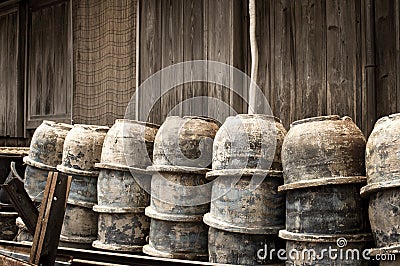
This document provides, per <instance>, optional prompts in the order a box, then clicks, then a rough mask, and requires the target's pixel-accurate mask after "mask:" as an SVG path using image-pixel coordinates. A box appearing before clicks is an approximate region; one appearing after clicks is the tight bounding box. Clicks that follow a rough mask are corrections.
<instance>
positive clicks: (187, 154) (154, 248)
mask: <svg viewBox="0 0 400 266" xmlns="http://www.w3.org/2000/svg"><path fill="white" fill-rule="evenodd" d="M218 128H219V127H218V125H217V123H216V122H215V121H214V120H211V119H207V118H203V117H184V118H180V117H176V116H173V117H168V118H167V119H166V121H165V122H164V124H163V125H162V126H161V127H160V130H159V131H158V133H157V135H156V138H155V141H154V152H153V166H152V167H150V168H148V169H149V171H152V172H153V176H152V180H151V202H150V206H149V207H147V208H146V215H147V216H149V217H150V218H151V224H150V236H149V244H148V245H145V246H144V247H143V252H144V253H146V254H148V255H152V256H158V257H165V258H180V259H194V260H206V259H207V257H208V256H207V232H208V227H207V226H206V225H205V224H204V223H203V215H204V214H205V213H206V212H207V211H208V210H209V202H210V197H211V195H210V194H211V187H210V186H207V185H206V183H207V180H206V178H205V174H206V172H207V171H208V170H209V169H208V167H209V166H210V164H211V157H212V144H213V139H214V137H215V134H216V133H217V131H218Z"/></svg>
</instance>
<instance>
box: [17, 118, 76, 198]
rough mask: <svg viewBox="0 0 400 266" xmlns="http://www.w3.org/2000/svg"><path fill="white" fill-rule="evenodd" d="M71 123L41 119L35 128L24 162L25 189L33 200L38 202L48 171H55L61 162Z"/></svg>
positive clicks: (41, 196)
mask: <svg viewBox="0 0 400 266" xmlns="http://www.w3.org/2000/svg"><path fill="white" fill-rule="evenodd" d="M71 128H72V125H68V124H64V123H55V122H53V121H47V120H45V121H43V123H42V124H41V125H40V126H39V127H38V128H37V129H36V130H35V133H34V134H33V136H32V141H31V144H30V149H29V155H28V156H26V157H24V162H25V163H26V165H27V167H26V171H25V190H26V191H27V192H28V194H29V196H30V197H31V198H32V199H35V201H37V202H40V201H41V200H42V198H43V195H42V194H43V193H42V192H43V191H44V188H45V186H46V180H47V175H48V173H49V171H56V166H57V165H59V164H60V163H61V159H62V152H63V145H64V141H65V137H66V136H67V134H68V132H69V131H70V130H71Z"/></svg>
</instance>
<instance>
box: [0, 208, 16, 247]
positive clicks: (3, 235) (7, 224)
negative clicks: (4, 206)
mask: <svg viewBox="0 0 400 266" xmlns="http://www.w3.org/2000/svg"><path fill="white" fill-rule="evenodd" d="M17 217H18V213H17V212H5V211H1V212H0V239H1V240H14V238H15V236H16V235H17V232H18V227H17V225H16V224H15V219H17Z"/></svg>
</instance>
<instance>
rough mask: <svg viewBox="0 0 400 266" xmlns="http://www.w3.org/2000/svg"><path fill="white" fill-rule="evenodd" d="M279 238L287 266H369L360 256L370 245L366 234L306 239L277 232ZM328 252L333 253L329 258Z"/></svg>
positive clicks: (318, 236)
mask: <svg viewBox="0 0 400 266" xmlns="http://www.w3.org/2000/svg"><path fill="white" fill-rule="evenodd" d="M279 237H281V238H283V239H286V254H285V255H286V257H287V261H286V265H287V266H289V265H290V266H292V265H293V266H300V265H301V266H302V265H315V266H317V265H318V266H319V265H324V266H325V265H326V266H328V265H338V266H345V265H347V266H353V265H355V266H367V265H370V262H369V261H368V260H365V259H364V258H363V252H364V251H365V250H367V249H368V248H369V247H371V245H372V238H371V235H369V234H358V235H340V234H339V235H312V234H311V235H308V234H296V233H291V232H288V231H286V230H282V231H280V232H279ZM329 250H332V251H331V254H332V256H330V255H329ZM333 250H335V251H333ZM296 251H297V252H296ZM314 252H315V253H314ZM353 252H354V254H355V255H354V257H353V255H352V254H353ZM340 254H342V255H340ZM346 254H348V255H346ZM356 254H358V255H359V256H358V257H357V255H356Z"/></svg>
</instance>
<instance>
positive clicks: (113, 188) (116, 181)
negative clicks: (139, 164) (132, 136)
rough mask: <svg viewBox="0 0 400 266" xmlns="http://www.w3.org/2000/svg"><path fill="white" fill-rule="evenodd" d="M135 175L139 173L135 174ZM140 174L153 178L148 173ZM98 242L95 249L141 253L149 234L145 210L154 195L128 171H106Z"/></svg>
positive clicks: (99, 186)
mask: <svg viewBox="0 0 400 266" xmlns="http://www.w3.org/2000/svg"><path fill="white" fill-rule="evenodd" d="M134 173H135V172H134ZM136 174H137V175H141V176H143V177H147V178H149V179H150V178H151V176H150V175H147V174H146V173H145V172H144V171H143V172H142V173H138V172H136ZM97 190H98V205H95V206H94V207H93V210H94V211H95V212H97V213H98V214H99V220H98V239H97V241H95V242H94V243H93V247H95V248H99V249H105V250H113V251H126V252H141V251H142V248H143V245H144V244H145V242H146V237H147V236H148V233H149V228H150V221H149V220H150V219H149V218H148V217H146V216H145V214H144V209H145V207H146V206H148V205H149V203H150V195H149V194H148V193H147V192H146V191H145V190H144V189H143V188H142V187H140V185H139V184H138V183H137V182H136V180H135V178H134V177H133V176H132V173H131V172H129V171H126V170H122V169H119V170H116V169H111V167H109V168H103V169H101V170H100V175H99V179H98V183H97Z"/></svg>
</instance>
